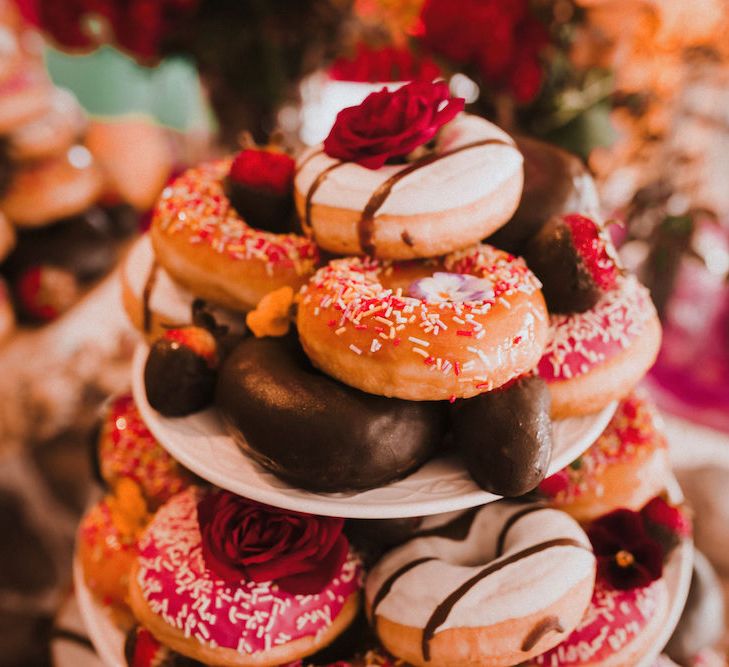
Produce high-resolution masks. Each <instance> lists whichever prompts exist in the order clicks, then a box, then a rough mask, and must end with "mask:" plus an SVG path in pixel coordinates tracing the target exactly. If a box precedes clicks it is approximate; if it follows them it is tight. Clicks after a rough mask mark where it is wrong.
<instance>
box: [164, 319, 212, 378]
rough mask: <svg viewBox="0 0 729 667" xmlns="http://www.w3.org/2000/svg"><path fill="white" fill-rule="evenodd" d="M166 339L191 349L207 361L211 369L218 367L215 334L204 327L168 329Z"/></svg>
mask: <svg viewBox="0 0 729 667" xmlns="http://www.w3.org/2000/svg"><path fill="white" fill-rule="evenodd" d="M164 338H165V340H169V341H172V342H174V343H178V344H180V345H184V346H186V347H189V348H190V349H191V350H192V351H193V352H194V353H195V354H196V355H198V356H199V357H202V358H203V359H205V361H206V362H207V363H208V366H210V367H211V368H215V367H216V366H217V365H218V344H217V341H216V340H215V337H214V336H213V334H211V333H210V332H209V331H208V330H207V329H203V328H202V327H183V328H181V329H168V330H167V331H165V334H164Z"/></svg>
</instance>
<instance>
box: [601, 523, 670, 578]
mask: <svg viewBox="0 0 729 667" xmlns="http://www.w3.org/2000/svg"><path fill="white" fill-rule="evenodd" d="M587 534H588V536H589V538H590V542H592V548H593V549H594V551H595V556H596V557H597V567H598V573H599V575H600V576H602V577H604V578H605V579H606V580H607V581H608V582H609V583H610V585H611V586H613V587H614V588H618V589H620V590H627V589H631V588H641V587H643V586H647V585H648V584H649V583H651V582H652V581H655V580H656V579H659V578H660V577H661V575H662V574H663V560H664V557H665V553H664V551H663V547H662V546H661V545H660V544H659V543H658V542H656V541H655V540H654V539H653V538H652V537H651V536H650V535H649V534H648V532H647V531H646V527H645V524H644V522H643V517H642V516H641V515H640V512H633V511H631V510H627V509H619V510H615V511H614V512H610V513H609V514H606V515H605V516H602V517H600V518H599V519H596V520H595V521H593V522H592V524H591V525H590V527H589V528H588V530H587Z"/></svg>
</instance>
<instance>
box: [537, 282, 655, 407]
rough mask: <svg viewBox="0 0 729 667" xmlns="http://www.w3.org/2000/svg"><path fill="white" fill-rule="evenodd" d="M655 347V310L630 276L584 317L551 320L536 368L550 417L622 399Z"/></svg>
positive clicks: (644, 369)
mask: <svg viewBox="0 0 729 667" xmlns="http://www.w3.org/2000/svg"><path fill="white" fill-rule="evenodd" d="M660 344H661V325H660V322H659V321H658V315H657V314H656V309H655V307H654V306H653V302H652V301H651V299H650V295H649V293H648V290H647V289H646V288H645V287H643V285H641V284H640V283H639V282H638V280H637V278H636V277H635V276H631V275H629V276H626V277H624V278H621V279H620V280H619V281H618V284H617V286H616V287H615V289H613V290H610V291H609V292H606V293H605V294H603V296H602V297H601V298H600V300H599V301H598V303H597V304H596V305H595V307H594V308H592V309H590V310H588V311H587V312H584V313H573V314H570V315H552V317H551V330H550V334H549V341H548V343H547V347H546V350H545V352H544V355H543V356H542V358H541V360H540V361H539V366H538V370H539V374H540V375H541V376H542V377H543V378H544V379H545V380H546V382H547V383H548V385H549V389H550V392H551V394H552V417H553V418H555V419H561V418H564V417H572V416H578V415H585V414H590V413H593V412H597V411H599V410H602V408H604V407H605V406H607V405H608V404H609V403H610V402H611V401H614V400H617V399H619V398H621V397H623V396H625V395H626V394H627V393H628V392H629V391H630V390H631V389H632V388H633V387H634V386H635V385H636V384H637V383H638V381H639V380H640V379H641V378H642V377H643V376H644V375H645V374H646V372H647V371H648V369H649V368H650V367H651V366H652V365H653V362H654V361H655V359H656V355H657V354H658V348H659V347H660Z"/></svg>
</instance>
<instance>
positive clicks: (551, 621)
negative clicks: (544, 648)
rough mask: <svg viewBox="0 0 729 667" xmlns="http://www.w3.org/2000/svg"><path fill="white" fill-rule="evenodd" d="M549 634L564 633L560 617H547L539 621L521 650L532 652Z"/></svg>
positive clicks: (525, 638)
mask: <svg viewBox="0 0 729 667" xmlns="http://www.w3.org/2000/svg"><path fill="white" fill-rule="evenodd" d="M549 632H564V628H563V627H562V624H561V623H560V622H559V617H558V616H545V617H544V618H543V619H542V620H541V621H539V623H537V624H536V625H535V626H534V627H533V628H532V629H531V630H530V631H529V634H528V635H527V636H526V637H524V641H523V642H522V645H521V650H522V651H524V652H526V651H531V650H532V649H533V648H534V647H535V646H536V645H537V642H539V640H540V639H541V638H542V637H544V636H545V635H546V634H547V633H549Z"/></svg>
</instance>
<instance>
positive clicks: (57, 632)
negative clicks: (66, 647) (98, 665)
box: [51, 628, 96, 653]
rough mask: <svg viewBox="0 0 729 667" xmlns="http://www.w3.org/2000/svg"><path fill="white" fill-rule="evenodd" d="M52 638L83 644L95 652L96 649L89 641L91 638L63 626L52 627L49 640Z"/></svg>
mask: <svg viewBox="0 0 729 667" xmlns="http://www.w3.org/2000/svg"><path fill="white" fill-rule="evenodd" d="M54 639H62V640H64V641H69V642H73V643H74V644H78V645H79V646H83V647H85V648H87V649H89V650H90V651H93V652H94V653H96V649H95V648H94V645H93V644H92V643H91V640H90V639H89V638H88V637H84V636H83V635H80V634H79V633H78V632H74V631H73V630H66V629H65V628H53V629H52V630H51V640H54Z"/></svg>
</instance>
